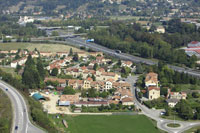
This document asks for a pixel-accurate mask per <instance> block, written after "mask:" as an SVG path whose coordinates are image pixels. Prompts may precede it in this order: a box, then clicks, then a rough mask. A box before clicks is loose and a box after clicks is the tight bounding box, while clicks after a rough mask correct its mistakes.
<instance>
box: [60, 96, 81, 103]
mask: <svg viewBox="0 0 200 133" xmlns="http://www.w3.org/2000/svg"><path fill="white" fill-rule="evenodd" d="M60 101H70V104H73V103H76V102H79V96H78V95H61V96H60Z"/></svg>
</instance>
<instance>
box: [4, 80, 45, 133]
mask: <svg viewBox="0 0 200 133" xmlns="http://www.w3.org/2000/svg"><path fill="white" fill-rule="evenodd" d="M0 89H2V90H3V91H4V92H5V93H6V94H7V95H8V97H9V98H10V100H11V103H12V108H13V128H12V133H44V131H43V130H41V129H39V128H37V127H35V126H34V125H33V124H31V122H30V120H29V117H28V108H27V105H26V102H25V100H24V98H23V96H22V95H21V94H20V93H19V92H18V91H17V90H16V89H15V88H14V87H12V86H10V85H9V84H7V83H5V82H3V81H1V80H0ZM6 89H8V90H7V91H6ZM16 126H17V127H18V129H17V130H16V129H15V127H16Z"/></svg>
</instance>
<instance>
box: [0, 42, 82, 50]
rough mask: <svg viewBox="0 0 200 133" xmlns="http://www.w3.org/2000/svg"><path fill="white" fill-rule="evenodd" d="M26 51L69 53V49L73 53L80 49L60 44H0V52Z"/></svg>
mask: <svg viewBox="0 0 200 133" xmlns="http://www.w3.org/2000/svg"><path fill="white" fill-rule="evenodd" d="M19 48H21V49H28V50H30V51H33V50H34V49H35V48H37V49H38V50H39V51H44V52H69V50H70V48H72V49H73V51H74V52H79V51H81V50H80V49H77V48H74V47H71V46H68V45H62V44H44V43H14V42H13V43H0V50H17V49H19Z"/></svg>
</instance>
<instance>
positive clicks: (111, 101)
mask: <svg viewBox="0 0 200 133" xmlns="http://www.w3.org/2000/svg"><path fill="white" fill-rule="evenodd" d="M108 103H109V104H112V103H114V104H118V103H119V101H115V100H109V101H108Z"/></svg>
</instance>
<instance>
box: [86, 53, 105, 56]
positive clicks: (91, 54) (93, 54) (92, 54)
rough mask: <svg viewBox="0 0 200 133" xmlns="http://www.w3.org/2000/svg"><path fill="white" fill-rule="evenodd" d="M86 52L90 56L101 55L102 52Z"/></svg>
mask: <svg viewBox="0 0 200 133" xmlns="http://www.w3.org/2000/svg"><path fill="white" fill-rule="evenodd" d="M88 54H89V55H90V56H94V57H97V56H103V53H102V52H89V53H88Z"/></svg>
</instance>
